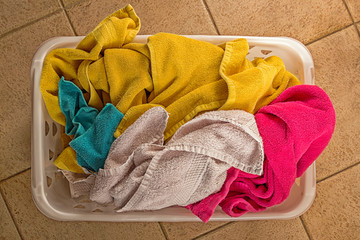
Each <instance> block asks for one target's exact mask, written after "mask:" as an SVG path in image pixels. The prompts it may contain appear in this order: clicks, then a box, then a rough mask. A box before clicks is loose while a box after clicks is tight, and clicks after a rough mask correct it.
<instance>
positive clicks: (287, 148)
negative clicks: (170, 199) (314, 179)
mask: <svg viewBox="0 0 360 240" xmlns="http://www.w3.org/2000/svg"><path fill="white" fill-rule="evenodd" d="M255 119H256V123H257V126H258V129H259V132H260V135H261V137H262V139H263V142H264V152H265V161H264V174H263V175H262V176H255V175H251V174H248V173H244V172H242V171H240V170H239V169H236V168H231V169H229V170H228V175H227V179H226V181H225V183H224V185H223V187H222V189H221V190H220V191H219V192H218V193H215V194H213V195H211V196H209V197H207V198H205V199H204V200H202V201H200V202H198V203H195V204H192V205H189V206H187V208H189V209H190V210H191V211H192V212H193V213H194V214H195V215H197V216H198V217H199V218H200V219H201V220H203V221H204V222H207V221H208V220H209V218H210V217H211V215H212V214H213V212H214V210H215V208H216V206H217V205H220V206H221V207H222V209H223V210H224V212H225V213H227V214H229V215H230V216H234V217H236V216H240V215H242V214H244V213H246V212H248V211H250V212H257V211H262V210H265V209H266V208H268V207H271V206H274V205H276V204H279V203H281V202H283V201H284V200H285V199H286V198H287V197H288V195H289V192H290V189H291V187H292V185H293V184H294V182H295V179H296V178H297V177H300V176H301V175H302V174H303V173H304V172H305V170H306V169H307V168H308V167H309V166H310V165H311V164H312V163H313V161H314V160H315V159H316V158H317V157H318V156H319V155H320V153H321V152H322V151H323V150H324V149H325V147H326V146H327V144H328V143H329V141H330V138H331V136H332V133H333V131H334V127H335V111H334V108H333V105H332V103H331V101H330V99H329V97H328V96H327V94H326V93H325V92H324V91H323V90H322V89H320V88H319V87H317V86H310V85H300V86H294V87H291V88H289V89H287V90H286V91H284V92H283V93H282V94H281V95H280V96H279V97H278V98H277V99H276V100H274V101H273V102H272V103H271V104H270V105H269V106H266V107H263V108H261V109H260V110H259V111H258V112H257V113H256V114H255Z"/></svg>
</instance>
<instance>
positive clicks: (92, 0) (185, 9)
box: [67, 0, 216, 35]
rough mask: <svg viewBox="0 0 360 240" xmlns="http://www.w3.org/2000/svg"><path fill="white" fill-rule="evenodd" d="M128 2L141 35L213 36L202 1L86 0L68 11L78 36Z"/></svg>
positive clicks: (212, 29)
mask: <svg viewBox="0 0 360 240" xmlns="http://www.w3.org/2000/svg"><path fill="white" fill-rule="evenodd" d="M127 3H130V4H132V6H133V7H134V9H135V12H136V13H137V14H138V16H139V17H140V20H141V30H140V34H154V33H157V32H161V31H162V32H171V33H176V34H216V30H215V27H214V25H213V24H212V22H211V19H210V16H209V14H208V13H207V11H206V9H205V6H204V5H203V3H202V1H201V0H195V1H192V0H183V1H180V0H176V1H173V0H165V1H151V0H145V1H134V0H131V1H125V0H116V1H115V0H104V1H96V0H86V1H84V2H81V3H79V4H77V5H75V6H73V7H71V8H69V9H68V10H67V11H68V13H69V18H70V20H71V22H72V23H73V25H74V28H75V30H76V32H77V34H79V35H85V34H86V33H88V32H90V31H91V30H92V29H93V28H94V27H96V25H97V24H98V23H99V22H100V21H101V20H102V19H103V18H105V17H106V16H107V15H109V14H111V13H112V12H114V11H116V10H118V9H120V8H122V7H124V6H125V5H126V4H127ZM89 16H91V17H90V18H89Z"/></svg>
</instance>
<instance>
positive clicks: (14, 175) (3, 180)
mask: <svg viewBox="0 0 360 240" xmlns="http://www.w3.org/2000/svg"><path fill="white" fill-rule="evenodd" d="M29 169H30V168H26V169H24V170H22V171H20V172H18V173H15V174H13V175H11V176H9V177H7V178H4V179H2V180H0V184H1V183H3V182H5V181H6V180H9V179H10V178H12V177H16V176H17V175H20V174H22V173H24V172H26V171H27V170H29Z"/></svg>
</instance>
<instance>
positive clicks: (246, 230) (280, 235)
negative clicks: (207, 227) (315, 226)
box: [200, 218, 308, 240]
mask: <svg viewBox="0 0 360 240" xmlns="http://www.w3.org/2000/svg"><path fill="white" fill-rule="evenodd" d="M200 239H214V240H215V239H216V240H218V239H227V240H231V239H234V240H235V239H267V240H270V239H276V240H279V239H287V240H290V239H296V240H301V239H308V237H307V234H306V232H305V229H304V227H303V226H302V224H301V221H300V219H299V218H296V219H293V220H286V221H279V220H273V221H249V222H236V223H232V224H229V225H228V226H225V227H224V228H221V229H219V230H217V231H214V232H213V233H210V234H207V235H205V236H203V237H201V238H200Z"/></svg>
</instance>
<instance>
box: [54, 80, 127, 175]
mask: <svg viewBox="0 0 360 240" xmlns="http://www.w3.org/2000/svg"><path fill="white" fill-rule="evenodd" d="M59 105H60V109H61V111H62V112H63V113H64V115H65V117H66V125H65V132H66V134H68V135H73V136H74V137H73V140H72V141H70V143H69V145H70V146H71V148H72V149H74V150H75V152H76V159H75V156H74V154H71V153H72V151H70V150H65V151H64V152H65V153H67V152H69V154H66V155H63V154H60V156H59V157H58V159H56V160H55V162H54V163H55V164H56V166H58V167H59V168H60V169H64V168H63V166H64V165H65V166H66V168H65V170H69V171H73V172H78V171H77V169H76V167H74V165H76V164H75V162H77V163H78V164H79V165H80V166H82V167H84V168H86V169H88V170H91V171H95V172H97V171H98V170H99V168H102V167H103V166H104V162H105V159H106V157H107V154H108V151H109V149H110V146H111V144H112V143H113V141H114V140H115V138H114V137H113V134H114V131H115V129H116V127H117V126H118V124H119V122H120V121H121V119H122V117H123V114H122V113H121V112H119V110H117V109H116V108H115V107H114V106H113V105H112V104H106V105H105V107H104V108H103V109H102V110H101V111H100V113H99V112H98V110H96V109H95V108H92V107H89V106H88V105H87V103H86V101H85V99H84V96H83V94H82V92H81V90H80V89H79V88H78V87H77V86H76V85H75V84H74V83H72V82H70V81H66V80H65V79H64V78H61V79H60V81H59Z"/></svg>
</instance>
